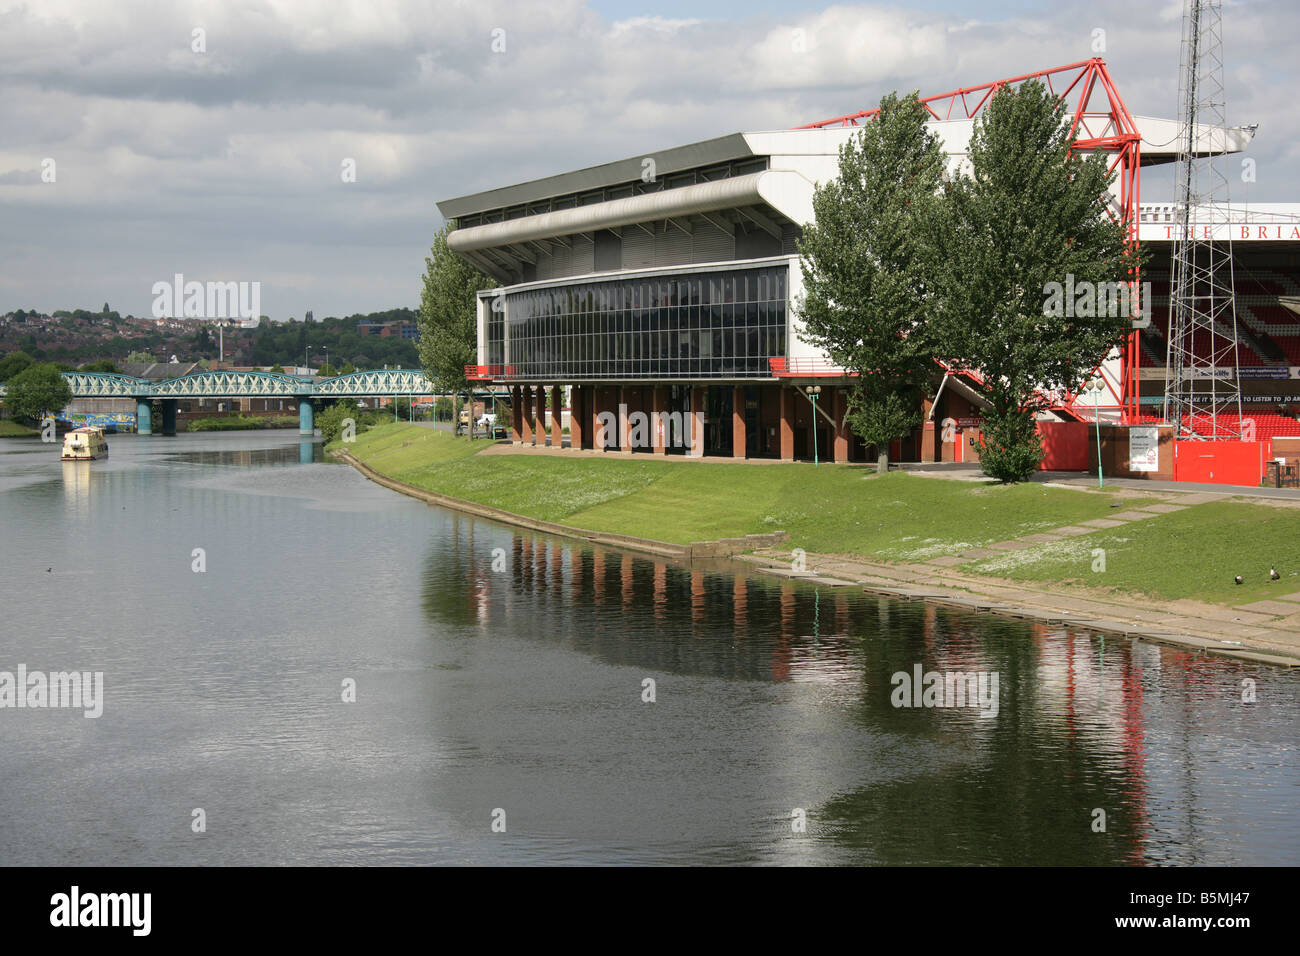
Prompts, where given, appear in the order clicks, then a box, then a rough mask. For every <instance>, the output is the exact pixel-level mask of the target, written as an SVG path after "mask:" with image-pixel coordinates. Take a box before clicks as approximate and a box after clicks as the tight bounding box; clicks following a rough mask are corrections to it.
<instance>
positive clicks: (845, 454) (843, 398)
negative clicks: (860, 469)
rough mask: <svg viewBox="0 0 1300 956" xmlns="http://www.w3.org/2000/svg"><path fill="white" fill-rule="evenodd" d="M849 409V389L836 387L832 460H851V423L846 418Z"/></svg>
mask: <svg viewBox="0 0 1300 956" xmlns="http://www.w3.org/2000/svg"><path fill="white" fill-rule="evenodd" d="M848 410H849V393H848V391H847V390H846V389H843V388H836V389H835V398H834V401H833V402H832V404H831V417H832V418H834V419H835V440H834V441H833V442H831V460H832V461H848V460H849V423H848V422H847V421H845V420H844V413H845V412H847V411H848Z"/></svg>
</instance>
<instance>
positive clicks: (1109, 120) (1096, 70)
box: [795, 57, 1149, 424]
mask: <svg viewBox="0 0 1300 956" xmlns="http://www.w3.org/2000/svg"><path fill="white" fill-rule="evenodd" d="M1027 80H1042V81H1043V82H1044V83H1045V84H1046V86H1047V89H1048V90H1049V91H1050V92H1052V93H1055V94H1056V95H1057V98H1058V99H1059V100H1061V101H1062V102H1064V103H1066V105H1067V106H1068V107H1069V108H1070V110H1071V118H1070V135H1071V136H1073V137H1074V146H1073V147H1072V148H1073V149H1079V150H1088V151H1104V152H1111V153H1114V158H1113V159H1112V160H1111V162H1110V167H1109V168H1110V171H1111V172H1112V173H1117V174H1118V182H1119V194H1120V201H1119V207H1120V208H1119V212H1118V214H1117V213H1116V211H1115V210H1113V209H1111V208H1110V204H1109V203H1108V204H1107V212H1109V213H1110V215H1111V216H1112V217H1115V218H1118V219H1119V220H1120V221H1122V222H1124V223H1125V224H1126V226H1127V229H1128V243H1129V248H1130V249H1131V250H1136V249H1137V241H1138V196H1139V187H1140V184H1141V167H1142V151H1141V142H1142V136H1141V134H1140V133H1139V132H1138V128H1137V124H1136V123H1135V122H1134V121H1133V116H1132V114H1131V113H1129V111H1128V107H1127V106H1125V105H1124V101H1123V99H1121V98H1120V95H1119V91H1118V90H1117V89H1116V87H1115V81H1114V80H1112V79H1111V76H1110V71H1109V70H1107V69H1106V61H1105V60H1103V59H1101V58H1100V57H1094V58H1093V59H1091V60H1081V61H1079V62H1078V63H1071V64H1068V65H1067V66H1057V67H1053V68H1051V69H1048V70H1038V71H1036V72H1034V73H1025V74H1022V75H1021V76H1013V77H1009V78H1008V79H1004V80H994V81H993V82H992V83H983V84H981V85H979V86H970V87H966V88H964V89H960V90H953V91H952V92H950V93H940V94H938V95H935V96H926V97H922V98H921V103H922V105H924V106H925V108H926V109H927V110H929V111H930V115H932V116H933V117H934V118H935V119H936V120H953V119H973V118H974V117H975V116H977V115H978V114H979V113H980V112H981V111H982V110H983V109H984V107H985V106H987V105H988V103H989V101H990V100H991V99H992V98H993V95H994V94H995V93H996V92H997V91H998V90H1000V89H1003V88H1004V87H1011V86H1015V85H1016V84H1019V83H1023V82H1025V81H1027ZM1058 88H1059V90H1060V92H1058ZM1072 96H1073V97H1074V98H1075V99H1074V101H1073V105H1071V101H1070V97H1072ZM1094 97H1097V98H1098V99H1099V100H1104V101H1105V106H1104V107H1100V106H1099V107H1096V108H1094V106H1093V103H1092V101H1093V98H1094ZM879 112H880V110H879V109H871V110H861V111H859V112H857V113H848V114H846V115H844V116H836V117H834V118H832V119H828V120H822V121H821V122H817V123H808V124H806V125H804V126H797V127H795V129H828V128H832V127H836V126H859V125H861V123H862V121H864V120H870V119H872V118H873V117H875V116H876V114H877V113H879ZM1129 277H1130V282H1131V287H1130V291H1131V293H1132V295H1133V296H1138V295H1140V292H1141V283H1140V282H1139V276H1138V269H1137V267H1136V266H1134V267H1133V268H1132V269H1130V270H1129ZM1132 301H1135V302H1138V301H1139V300H1138V299H1133V300H1132ZM1140 305H1141V307H1143V308H1149V303H1140ZM1138 334H1139V333H1138V332H1137V330H1136V329H1135V330H1133V331H1132V332H1129V333H1127V335H1126V336H1125V341H1124V346H1123V348H1122V371H1121V385H1120V390H1121V393H1122V394H1119V395H1116V394H1115V391H1114V388H1113V387H1112V386H1111V385H1110V383H1109V382H1107V388H1108V389H1109V390H1110V392H1111V395H1112V397H1113V398H1114V399H1115V401H1114V403H1107V404H1105V405H1103V406H1102V407H1103V408H1106V407H1109V408H1116V407H1118V408H1119V410H1120V414H1121V420H1122V421H1123V423H1124V424H1130V423H1136V422H1138V421H1140V418H1139V412H1138ZM1063 404H1064V406H1065V408H1066V409H1067V410H1071V411H1074V410H1075V409H1076V408H1077V409H1078V411H1079V413H1086V414H1087V415H1091V414H1092V405H1091V403H1089V402H1088V401H1087V400H1086V399H1081V397H1080V396H1079V395H1077V394H1075V393H1073V392H1071V393H1068V394H1067V395H1066V396H1065V400H1064V402H1063ZM1085 417H1086V416H1085Z"/></svg>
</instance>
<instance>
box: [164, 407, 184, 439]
mask: <svg viewBox="0 0 1300 956" xmlns="http://www.w3.org/2000/svg"><path fill="white" fill-rule="evenodd" d="M178 405H180V402H178V401H177V400H176V399H174V398H164V399H163V403H162V433H163V434H164V435H175V434H176V408H177V406H178Z"/></svg>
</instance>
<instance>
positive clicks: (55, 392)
mask: <svg viewBox="0 0 1300 956" xmlns="http://www.w3.org/2000/svg"><path fill="white" fill-rule="evenodd" d="M6 389H7V393H6V395H5V398H4V402H5V407H6V408H8V409H9V414H10V415H12V416H13V417H14V418H22V419H26V420H28V421H39V420H40V419H42V418H44V417H45V416H46V415H53V414H55V413H57V412H59V411H60V410H61V409H63V408H64V407H65V406H66V405H67V404H68V403H69V402H71V401H72V389H71V388H69V387H68V383H67V381H66V380H64V378H63V376H62V375H60V374H59V370H58V369H57V368H55V367H54V366H53V365H32V366H29V367H28V368H25V369H23V370H22V371H21V372H19V373H18V374H17V375H15V376H14V377H13V378H11V379H10V380H9V382H8V384H7V385H6Z"/></svg>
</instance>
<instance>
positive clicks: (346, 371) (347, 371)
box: [339, 362, 356, 375]
mask: <svg viewBox="0 0 1300 956" xmlns="http://www.w3.org/2000/svg"><path fill="white" fill-rule="evenodd" d="M355 371H356V367H355V366H354V365H353V364H352V363H351V362H346V363H344V365H343V367H342V368H341V369H339V374H340V375H351V374H352V373H353V372H355Z"/></svg>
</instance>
